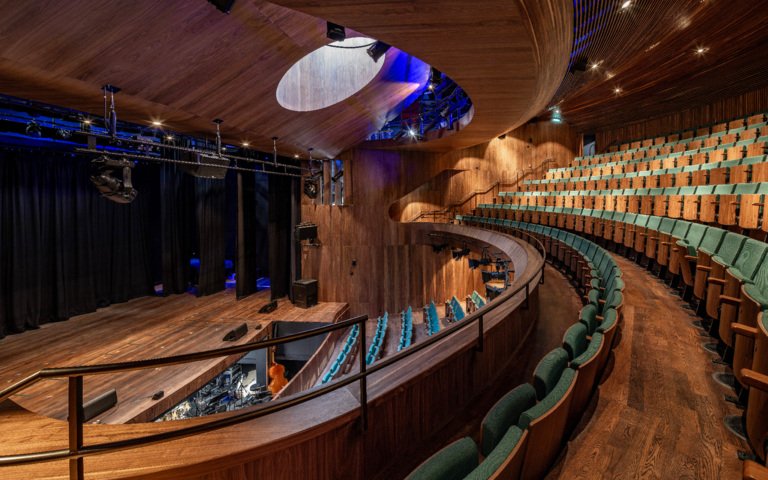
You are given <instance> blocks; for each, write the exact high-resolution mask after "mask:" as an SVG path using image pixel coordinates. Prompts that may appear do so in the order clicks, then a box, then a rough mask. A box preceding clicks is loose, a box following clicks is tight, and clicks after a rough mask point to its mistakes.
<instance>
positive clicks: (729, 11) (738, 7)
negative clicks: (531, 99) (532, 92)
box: [552, 0, 768, 131]
mask: <svg viewBox="0 0 768 480" xmlns="http://www.w3.org/2000/svg"><path fill="white" fill-rule="evenodd" d="M574 3H575V18H574V22H575V34H574V43H573V47H572V53H571V62H572V63H574V62H575V61H576V60H578V59H580V58H585V59H588V65H587V70H586V71H585V72H576V73H568V74H567V75H566V76H565V78H564V80H563V83H562V84H561V85H560V87H559V89H558V91H557V93H556V95H555V97H554V99H553V102H552V103H553V104H554V103H558V102H560V107H561V110H562V115H563V118H564V119H565V121H566V122H568V123H570V124H571V125H573V126H575V127H576V128H578V129H579V130H582V131H589V130H593V129H598V128H602V127H608V126H612V125H617V124H621V123H626V122H629V121H632V120H638V119H641V118H647V117H653V116H658V115H662V114H666V113H670V112H674V111H679V110H683V109H685V108H689V107H692V106H695V105H701V104H706V103H710V102H713V101H715V100H717V99H721V98H724V97H728V96H733V95H737V94H740V93H744V92H747V91H750V90H755V89H757V88H759V87H762V86H764V85H766V84H768V50H766V48H767V47H766V45H768V29H766V28H765V19H766V14H765V12H766V10H765V9H766V6H768V3H767V2H765V1H739V2H730V1H722V0H721V1H716V0H632V1H630V2H627V1H626V0H575V2H574ZM625 4H628V5H627V7H626V8H622V6H623V5H625ZM699 49H701V51H699ZM593 67H594V68H593ZM616 89H618V90H616Z"/></svg>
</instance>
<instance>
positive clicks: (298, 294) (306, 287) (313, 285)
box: [293, 278, 317, 308]
mask: <svg viewBox="0 0 768 480" xmlns="http://www.w3.org/2000/svg"><path fill="white" fill-rule="evenodd" d="M293 303H294V304H295V305H296V306H297V307H300V308H309V307H313V306H315V305H317V280H314V279H311V278H303V279H301V280H296V281H295V282H293Z"/></svg>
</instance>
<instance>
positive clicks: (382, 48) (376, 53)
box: [367, 40, 390, 63]
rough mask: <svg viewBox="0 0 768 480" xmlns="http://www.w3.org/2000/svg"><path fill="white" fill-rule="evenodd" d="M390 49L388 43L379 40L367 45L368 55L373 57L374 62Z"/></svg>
mask: <svg viewBox="0 0 768 480" xmlns="http://www.w3.org/2000/svg"><path fill="white" fill-rule="evenodd" d="M389 49H390V46H389V44H386V43H384V42H382V41H380V40H377V41H376V43H374V44H373V45H371V46H370V47H368V50H367V52H368V56H369V57H371V58H372V59H373V61H374V62H377V63H378V61H379V59H380V58H381V57H383V56H384V54H385V53H387V51H388V50H389Z"/></svg>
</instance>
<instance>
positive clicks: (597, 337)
mask: <svg viewBox="0 0 768 480" xmlns="http://www.w3.org/2000/svg"><path fill="white" fill-rule="evenodd" d="M585 328H586V327H585ZM602 345H603V334H602V333H601V332H595V333H593V334H592V339H591V340H590V341H589V344H588V345H587V348H585V349H584V351H583V352H581V354H580V355H578V356H577V357H575V358H574V359H573V360H571V365H570V366H571V368H574V369H576V370H578V369H579V367H581V366H582V365H584V364H585V363H587V362H588V361H589V360H591V359H592V358H593V357H594V356H595V355H597V353H598V352H599V351H600V347H601V346H602Z"/></svg>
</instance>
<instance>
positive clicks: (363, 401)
mask: <svg viewBox="0 0 768 480" xmlns="http://www.w3.org/2000/svg"><path fill="white" fill-rule="evenodd" d="M366 323H368V320H367V317H366V320H363V321H362V322H360V338H361V340H360V342H361V345H362V347H363V348H361V349H360V373H361V374H362V376H361V377H360V420H361V425H362V428H363V431H364V432H365V431H366V430H368V377H366V375H365V357H366V354H365V351H366V350H365V330H366V328H365V326H366Z"/></svg>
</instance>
